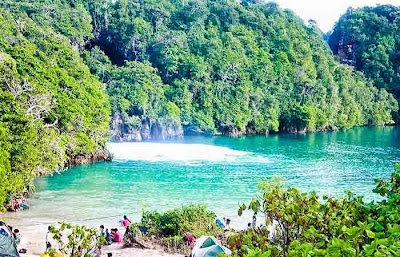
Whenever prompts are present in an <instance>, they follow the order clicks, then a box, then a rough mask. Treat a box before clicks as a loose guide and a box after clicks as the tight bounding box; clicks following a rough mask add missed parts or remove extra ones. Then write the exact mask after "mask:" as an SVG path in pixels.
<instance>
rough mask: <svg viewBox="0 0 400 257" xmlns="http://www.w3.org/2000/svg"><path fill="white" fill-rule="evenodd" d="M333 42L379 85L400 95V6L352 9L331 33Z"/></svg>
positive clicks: (337, 50) (346, 58)
mask: <svg viewBox="0 0 400 257" xmlns="http://www.w3.org/2000/svg"><path fill="white" fill-rule="evenodd" d="M329 45H330V47H331V48H332V51H333V52H334V53H335V54H338V55H339V57H340V59H341V60H342V61H347V62H350V64H352V65H354V66H355V68H356V69H357V70H359V71H362V72H363V73H364V74H365V76H366V77H367V78H370V79H372V81H373V82H374V84H375V86H377V87H378V88H384V89H386V90H387V91H388V92H390V93H393V94H394V95H395V96H396V97H397V98H398V99H399V98H400V7H395V6H392V5H379V6H376V7H363V8H358V9H353V8H350V9H348V10H347V12H346V13H345V14H344V15H343V16H342V17H341V18H340V19H339V21H338V22H337V24H336V26H335V28H334V30H333V32H332V35H331V36H330V37H329Z"/></svg>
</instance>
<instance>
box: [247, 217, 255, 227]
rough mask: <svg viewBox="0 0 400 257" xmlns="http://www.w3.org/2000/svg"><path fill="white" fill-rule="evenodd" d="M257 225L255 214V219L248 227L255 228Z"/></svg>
mask: <svg viewBox="0 0 400 257" xmlns="http://www.w3.org/2000/svg"><path fill="white" fill-rule="evenodd" d="M256 226H257V217H256V216H255V215H254V216H253V221H252V222H249V223H247V229H252V228H255V227H256Z"/></svg>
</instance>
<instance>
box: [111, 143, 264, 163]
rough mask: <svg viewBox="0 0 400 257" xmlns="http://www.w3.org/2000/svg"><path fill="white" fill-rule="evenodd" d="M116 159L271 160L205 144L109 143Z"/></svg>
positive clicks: (185, 160) (191, 160)
mask: <svg viewBox="0 0 400 257" xmlns="http://www.w3.org/2000/svg"><path fill="white" fill-rule="evenodd" d="M107 147H108V149H109V151H110V152H111V153H112V154H113V156H114V159H115V160H132V161H149V162H185V163H201V162H246V161H252V162H254V161H255V162H269V160H268V158H266V157H263V156H260V155H255V154H254V153H251V152H246V151H238V150H233V149H230V148H228V147H222V146H215V145H205V144H181V143H136V142H129V143H109V144H108V146H107Z"/></svg>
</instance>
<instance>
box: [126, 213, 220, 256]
mask: <svg viewBox="0 0 400 257" xmlns="http://www.w3.org/2000/svg"><path fill="white" fill-rule="evenodd" d="M215 218H216V215H215V213H214V212H211V211H209V210H208V209H207V207H206V206H205V205H188V206H184V207H182V208H177V209H173V210H169V211H166V212H164V213H159V212H157V211H144V212H143V214H142V219H141V221H140V222H139V223H134V224H132V225H131V226H130V227H128V229H127V231H126V233H125V237H124V242H125V244H126V245H130V244H131V242H133V241H135V240H136V239H137V238H142V239H144V240H156V241H157V242H158V243H161V244H162V245H164V246H165V247H166V249H167V250H172V251H186V252H187V251H188V247H187V245H186V243H185V242H184V239H183V237H184V236H185V235H187V234H193V235H195V236H196V237H199V236H201V235H217V234H219V233H221V232H222V231H221V230H220V229H219V228H217V227H216V225H215ZM171 248H172V249H171Z"/></svg>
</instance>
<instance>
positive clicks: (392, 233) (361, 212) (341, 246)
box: [228, 164, 400, 257]
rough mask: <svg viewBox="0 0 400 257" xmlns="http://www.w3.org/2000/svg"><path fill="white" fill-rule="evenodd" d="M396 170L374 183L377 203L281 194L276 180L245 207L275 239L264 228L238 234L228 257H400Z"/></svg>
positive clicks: (288, 192) (349, 197)
mask: <svg viewBox="0 0 400 257" xmlns="http://www.w3.org/2000/svg"><path fill="white" fill-rule="evenodd" d="M399 171H400V164H398V165H396V169H395V172H394V173H393V174H392V176H391V181H390V182H388V181H385V180H376V185H377V186H376V189H375V190H374V192H375V193H378V194H379V195H381V196H383V197H384V200H382V201H379V202H371V203H368V204H367V203H365V202H364V201H363V198H362V197H360V196H356V195H354V194H353V193H351V192H349V191H347V192H346V197H345V198H343V199H336V198H332V197H326V196H325V197H324V198H323V201H322V202H320V201H318V199H319V197H318V195H316V194H315V193H314V192H311V193H301V192H300V191H299V190H297V189H295V188H285V187H284V185H283V184H282V183H281V182H280V181H279V180H276V179H275V180H270V181H267V182H265V183H262V184H261V185H260V189H261V191H262V194H261V195H260V196H259V197H258V198H256V199H254V200H253V201H252V202H251V203H250V204H249V206H246V205H243V206H241V207H240V209H239V214H241V213H242V212H243V211H244V210H245V209H250V210H252V211H253V212H254V214H264V215H265V217H266V225H269V224H271V222H272V221H275V222H277V225H276V226H275V228H276V236H275V237H272V238H270V236H269V231H268V230H267V228H266V227H260V228H256V229H252V230H247V231H244V232H240V233H238V234H235V235H233V236H231V237H230V238H229V240H228V242H229V245H230V247H231V248H232V249H233V252H234V256H248V257H250V256H263V257H264V256H400V174H399Z"/></svg>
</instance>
